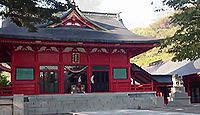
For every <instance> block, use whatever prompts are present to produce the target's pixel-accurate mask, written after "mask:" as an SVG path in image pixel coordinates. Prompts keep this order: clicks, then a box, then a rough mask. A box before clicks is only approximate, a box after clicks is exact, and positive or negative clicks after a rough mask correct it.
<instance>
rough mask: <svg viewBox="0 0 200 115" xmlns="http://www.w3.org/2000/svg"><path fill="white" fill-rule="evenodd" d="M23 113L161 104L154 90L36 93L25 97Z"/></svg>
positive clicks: (36, 114)
mask: <svg viewBox="0 0 200 115" xmlns="http://www.w3.org/2000/svg"><path fill="white" fill-rule="evenodd" d="M25 100H26V102H25V103H24V104H25V106H24V107H25V114H26V115H41V114H44V115H46V114H61V113H69V112H80V111H99V110H117V109H149V108H154V107H161V106H163V99H162V98H161V97H156V96H155V92H131V93H99V94H94V93H88V94H73V95H71V94H62V95H61V94H60V95H37V96H28V97H26V98H25Z"/></svg>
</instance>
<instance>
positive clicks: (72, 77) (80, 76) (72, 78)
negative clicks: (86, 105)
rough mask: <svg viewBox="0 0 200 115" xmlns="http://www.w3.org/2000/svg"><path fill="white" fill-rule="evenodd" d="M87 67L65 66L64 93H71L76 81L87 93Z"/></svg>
mask: <svg viewBox="0 0 200 115" xmlns="http://www.w3.org/2000/svg"><path fill="white" fill-rule="evenodd" d="M86 68H87V66H65V67H64V93H71V92H72V86H76V85H78V81H79V80H80V83H81V85H82V86H84V91H85V92H87V71H86Z"/></svg>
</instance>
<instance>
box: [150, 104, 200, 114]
mask: <svg viewBox="0 0 200 115" xmlns="http://www.w3.org/2000/svg"><path fill="white" fill-rule="evenodd" d="M151 110H153V111H170V112H184V113H195V114H198V115H200V104H190V105H187V106H182V105H179V106H164V107H162V108H153V109H151Z"/></svg>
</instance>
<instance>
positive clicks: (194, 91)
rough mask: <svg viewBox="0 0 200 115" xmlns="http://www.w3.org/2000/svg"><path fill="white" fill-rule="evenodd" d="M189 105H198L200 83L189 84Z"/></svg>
mask: <svg viewBox="0 0 200 115" xmlns="http://www.w3.org/2000/svg"><path fill="white" fill-rule="evenodd" d="M190 87H191V103H200V83H199V82H191V86H190Z"/></svg>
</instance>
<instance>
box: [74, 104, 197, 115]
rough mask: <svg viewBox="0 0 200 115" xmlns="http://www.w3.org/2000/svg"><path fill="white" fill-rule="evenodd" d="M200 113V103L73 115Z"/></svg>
mask: <svg viewBox="0 0 200 115" xmlns="http://www.w3.org/2000/svg"><path fill="white" fill-rule="evenodd" d="M156 114H158V115H200V104H190V105H188V106H182V105H179V106H173V107H172V106H164V107H161V108H152V109H150V110H133V109H127V110H110V111H95V112H80V113H73V114H72V115H156Z"/></svg>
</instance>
